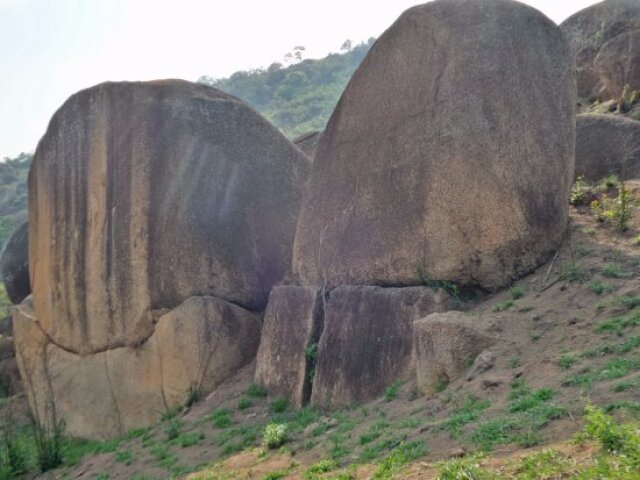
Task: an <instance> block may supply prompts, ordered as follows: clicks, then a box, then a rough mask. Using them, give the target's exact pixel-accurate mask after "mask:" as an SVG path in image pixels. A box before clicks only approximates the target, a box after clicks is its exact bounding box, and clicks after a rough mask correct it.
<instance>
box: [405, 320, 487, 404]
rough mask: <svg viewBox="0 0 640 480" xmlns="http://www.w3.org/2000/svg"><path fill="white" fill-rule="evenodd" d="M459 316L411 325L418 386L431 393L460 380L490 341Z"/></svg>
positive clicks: (469, 322) (470, 322)
mask: <svg viewBox="0 0 640 480" xmlns="http://www.w3.org/2000/svg"><path fill="white" fill-rule="evenodd" d="M473 324H474V321H473V318H470V317H468V316H467V315H465V314H464V313H461V312H447V313H434V314H432V315H429V316H427V317H425V318H422V319H420V320H417V321H416V322H414V324H413V332H414V348H415V352H416V363H417V368H416V370H417V375H416V377H417V385H418V388H419V389H420V390H421V391H422V392H423V393H433V392H434V391H436V390H437V389H438V387H439V385H446V384H448V383H449V382H452V381H454V380H457V379H458V378H461V377H462V376H463V375H464V373H465V372H466V371H467V370H468V369H469V367H471V365H472V364H473V362H474V360H475V358H476V357H477V356H478V355H479V354H480V353H481V352H482V351H483V350H485V349H486V348H488V347H489V346H490V345H491V344H492V343H493V341H492V339H491V338H490V337H489V336H487V335H486V334H484V333H482V332H479V331H478V330H477V329H475V328H474V326H473Z"/></svg>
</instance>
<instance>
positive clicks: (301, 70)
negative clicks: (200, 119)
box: [198, 39, 373, 138]
mask: <svg viewBox="0 0 640 480" xmlns="http://www.w3.org/2000/svg"><path fill="white" fill-rule="evenodd" d="M372 44H373V39H371V40H369V41H368V42H367V43H363V44H360V45H357V46H355V47H353V48H351V47H350V42H348V43H347V42H345V45H344V47H343V51H344V53H342V54H331V55H328V56H327V57H325V58H322V59H319V60H303V61H301V62H299V63H296V64H294V65H290V66H288V67H283V66H282V65H281V64H279V63H274V64H272V65H270V66H269V67H268V68H266V69H258V70H252V71H248V72H236V73H234V74H233V75H231V77H229V78H224V79H213V78H210V77H201V78H200V80H198V81H199V82H200V83H202V84H205V85H209V86H212V87H215V88H219V89H220V90H222V91H224V92H227V93H230V94H231V95H235V96H236V97H239V98H241V99H243V100H244V101H246V102H247V103H248V104H250V105H251V106H252V107H254V108H255V109H256V110H258V112H260V113H261V114H262V115H263V116H264V117H265V118H267V119H268V120H269V121H270V122H271V123H273V124H274V125H275V126H276V127H278V128H280V129H281V130H282V131H283V132H284V133H285V134H286V135H287V136H289V137H290V138H292V137H296V136H298V135H301V134H303V133H306V132H309V131H312V130H323V129H324V127H325V125H326V123H327V120H328V119H329V116H330V115H331V113H332V112H333V110H334V108H335V106H336V104H337V102H338V99H339V98H340V95H341V94H342V92H343V91H344V88H345V87H346V85H347V82H348V81H349V79H350V78H351V75H352V74H353V72H354V71H355V69H356V68H357V67H358V65H360V62H361V61H362V59H363V58H364V56H365V55H366V54H367V52H368V51H369V48H370V47H371V45H372Z"/></svg>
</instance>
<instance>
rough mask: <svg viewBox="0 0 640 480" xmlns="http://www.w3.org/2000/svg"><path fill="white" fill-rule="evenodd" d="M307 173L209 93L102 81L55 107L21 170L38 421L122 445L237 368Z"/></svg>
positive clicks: (273, 135) (253, 342)
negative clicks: (118, 436) (190, 393)
mask: <svg viewBox="0 0 640 480" xmlns="http://www.w3.org/2000/svg"><path fill="white" fill-rule="evenodd" d="M309 170H310V161H309V160H308V159H307V158H306V157H305V156H304V155H303V154H302V153H301V152H300V151H299V150H298V149H297V148H296V147H295V146H294V145H293V144H291V143H290V142H288V141H287V140H286V139H285V138H284V137H283V136H282V135H281V134H280V133H279V132H278V131H277V130H276V129H275V128H274V127H272V126H271V125H269V124H268V123H267V122H266V121H265V120H264V119H263V118H261V117H260V116H259V115H258V114H257V113H256V112H255V111H254V110H252V109H251V108H249V107H248V106H247V105H245V104H244V103H242V102H241V101H240V100H238V99H236V98H234V97H231V96H228V95H226V94H223V93H221V92H219V91H217V90H215V89H212V88H209V87H205V86H201V85H196V84H191V83H188V82H184V81H173V80H171V81H157V82H143V83H106V84H102V85H98V86H96V87H93V88H90V89H87V90H84V91H81V92H79V93H77V94H76V95H74V96H72V97H71V98H70V99H69V100H67V102H66V103H65V104H64V105H63V106H62V107H61V108H60V109H59V110H58V111H57V112H56V114H55V115H54V117H53V118H52V120H51V122H50V124H49V128H48V130H47V133H46V134H45V136H44V137H43V138H42V140H41V141H40V143H39V145H38V148H37V150H36V154H35V159H34V161H33V164H32V166H31V170H30V172H29V218H30V225H32V227H31V229H30V232H29V266H30V273H31V278H32V279H33V282H32V283H33V311H30V308H29V307H28V305H21V306H20V309H18V311H17V313H16V314H15V315H14V330H15V332H16V346H17V351H18V358H19V365H20V366H21V371H22V374H23V377H26V378H27V379H28V382H27V383H28V385H27V391H28V394H29V398H30V402H31V406H32V408H33V409H34V410H35V411H37V412H39V416H40V417H41V418H44V419H46V420H47V421H53V420H54V417H55V416H57V418H61V419H64V421H65V422H66V424H67V430H68V432H69V433H70V434H72V435H78V436H84V437H104V436H109V435H113V434H115V433H122V431H126V430H127V429H130V428H135V427H138V426H141V425H145V424H148V423H149V422H152V421H156V420H157V419H159V417H160V415H161V413H162V412H163V411H164V410H166V409H167V408H170V407H172V406H175V405H176V404H179V403H181V402H182V401H183V400H184V397H185V393H186V392H187V390H189V389H193V388H196V389H197V390H199V391H200V393H202V394H206V393H208V392H210V391H211V390H212V389H213V388H215V387H216V386H217V385H218V384H220V383H221V382H222V381H224V380H226V379H228V378H229V377H230V376H231V375H233V374H234V373H235V372H236V371H237V370H238V369H239V368H241V367H242V366H244V365H246V364H247V363H249V362H250V361H251V360H252V359H253V358H254V357H255V353H256V351H257V348H258V344H259V338H260V329H261V317H262V315H261V313H260V311H261V310H263V309H264V308H265V306H266V302H267V299H268V295H269V291H270V290H271V287H272V286H273V284H274V283H275V282H277V281H280V280H281V279H282V277H283V276H284V275H285V273H286V271H287V270H288V269H289V262H290V258H291V250H292V243H293V236H294V230H295V222H296V218H297V213H298V211H299V207H300V203H301V199H302V190H303V187H304V182H305V180H306V178H307V176H308V172H309ZM25 312H26V313H25ZM87 391H90V392H91V393H90V394H86V392H87ZM54 407H55V408H54Z"/></svg>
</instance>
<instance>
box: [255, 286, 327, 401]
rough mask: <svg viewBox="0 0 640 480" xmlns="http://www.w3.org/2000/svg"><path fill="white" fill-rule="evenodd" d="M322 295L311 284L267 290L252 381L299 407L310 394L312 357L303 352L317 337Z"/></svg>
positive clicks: (320, 324) (315, 341)
mask: <svg viewBox="0 0 640 480" xmlns="http://www.w3.org/2000/svg"><path fill="white" fill-rule="evenodd" d="M322 322H323V297H322V293H321V290H320V289H319V288H315V287H295V286H279V287H275V288H274V289H273V290H272V291H271V295H270V296H269V305H268V307H267V311H266V312H265V316H264V325H263V327H262V339H261V341H260V349H259V350H258V356H257V359H256V375H255V381H256V383H257V384H258V385H262V386H264V387H265V388H266V389H267V390H268V391H269V392H270V393H271V394H273V395H278V396H283V397H285V398H287V399H288V400H289V403H290V404H291V405H292V406H294V407H297V408H299V407H302V406H303V405H304V404H305V403H306V402H307V401H308V400H309V397H310V395H311V381H312V379H313V369H314V359H313V358H308V355H306V353H307V352H308V349H309V348H313V346H314V345H316V346H317V343H318V341H319V338H320V333H321V331H322Z"/></svg>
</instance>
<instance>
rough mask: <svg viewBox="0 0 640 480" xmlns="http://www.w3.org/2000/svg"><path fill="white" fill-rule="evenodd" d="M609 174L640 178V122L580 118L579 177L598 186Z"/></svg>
mask: <svg viewBox="0 0 640 480" xmlns="http://www.w3.org/2000/svg"><path fill="white" fill-rule="evenodd" d="M610 174H616V175H618V176H619V177H620V178H621V179H627V178H635V177H637V176H638V175H640V122H638V121H636V120H631V119H628V118H624V117H622V116H617V115H590V114H587V115H578V117H577V120H576V170H575V176H576V177H581V176H582V177H584V178H585V180H587V181H589V182H596V181H599V180H601V179H602V178H604V177H606V176H607V175H610Z"/></svg>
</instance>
